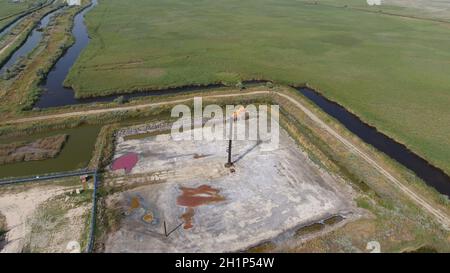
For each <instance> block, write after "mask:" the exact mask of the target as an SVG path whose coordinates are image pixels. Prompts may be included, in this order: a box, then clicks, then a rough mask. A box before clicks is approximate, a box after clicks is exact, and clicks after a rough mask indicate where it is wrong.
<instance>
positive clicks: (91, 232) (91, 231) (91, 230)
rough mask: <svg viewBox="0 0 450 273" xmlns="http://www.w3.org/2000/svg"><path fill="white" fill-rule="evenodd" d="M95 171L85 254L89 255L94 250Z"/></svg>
mask: <svg viewBox="0 0 450 273" xmlns="http://www.w3.org/2000/svg"><path fill="white" fill-rule="evenodd" d="M97 175H98V174H97V171H95V173H94V192H93V193H92V211H91V224H90V227H89V243H88V246H87V250H86V252H87V253H91V252H92V250H93V248H94V237H95V222H96V219H97V188H98V176H97Z"/></svg>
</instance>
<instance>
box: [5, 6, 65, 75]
mask: <svg viewBox="0 0 450 273" xmlns="http://www.w3.org/2000/svg"><path fill="white" fill-rule="evenodd" d="M58 12H60V9H56V10H53V11H51V12H50V13H48V14H47V15H45V16H44V17H43V18H42V19H41V21H39V23H38V24H37V25H36V26H35V27H34V29H33V31H32V32H31V34H30V35H29V36H28V37H27V39H26V40H25V43H24V44H23V45H22V46H20V47H19V49H17V50H16V51H15V52H14V53H13V54H12V55H11V57H10V58H9V59H8V61H7V62H6V63H5V64H4V65H3V66H2V68H1V69H0V75H3V74H4V73H5V72H6V71H7V69H9V68H11V67H12V66H13V65H14V64H15V63H16V62H17V61H18V60H19V59H20V58H23V57H26V56H27V55H28V54H29V53H30V52H31V51H33V49H35V48H36V47H37V46H38V45H39V43H40V42H41V41H42V36H43V33H42V29H44V28H46V27H47V26H48V24H49V23H50V19H51V18H52V16H53V15H55V14H56V13H58Z"/></svg>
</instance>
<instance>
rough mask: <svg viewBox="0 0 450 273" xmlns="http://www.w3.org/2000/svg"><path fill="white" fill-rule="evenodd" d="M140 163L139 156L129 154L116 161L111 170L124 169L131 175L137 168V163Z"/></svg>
mask: <svg viewBox="0 0 450 273" xmlns="http://www.w3.org/2000/svg"><path fill="white" fill-rule="evenodd" d="M138 161H139V156H138V154H136V153H129V154H126V155H123V156H121V157H119V158H117V159H116V160H114V162H113V164H112V165H111V169H112V170H113V171H117V170H121V169H124V170H125V172H126V173H129V172H131V170H133V168H134V166H136V163H137V162H138Z"/></svg>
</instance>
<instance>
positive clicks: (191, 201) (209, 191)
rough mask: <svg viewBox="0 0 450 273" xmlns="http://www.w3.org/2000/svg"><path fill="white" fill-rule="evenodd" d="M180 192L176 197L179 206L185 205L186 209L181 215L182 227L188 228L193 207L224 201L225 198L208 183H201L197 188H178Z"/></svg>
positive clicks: (190, 224) (192, 215)
mask: <svg viewBox="0 0 450 273" xmlns="http://www.w3.org/2000/svg"><path fill="white" fill-rule="evenodd" d="M180 189H181V191H182V194H181V195H180V196H178V198H177V204H178V205H179V206H183V207H187V211H186V212H185V213H184V214H183V215H181V218H182V219H183V221H184V229H190V228H192V227H193V225H192V217H194V213H195V211H194V208H195V207H199V206H203V205H208V204H212V203H217V202H221V201H224V200H225V198H224V197H223V196H221V195H219V190H217V189H214V188H212V187H211V186H208V185H202V186H200V187H198V188H185V187H181V188H180Z"/></svg>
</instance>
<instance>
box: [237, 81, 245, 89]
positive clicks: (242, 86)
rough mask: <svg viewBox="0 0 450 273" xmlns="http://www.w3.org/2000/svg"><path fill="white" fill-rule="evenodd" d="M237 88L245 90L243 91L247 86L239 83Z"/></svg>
mask: <svg viewBox="0 0 450 273" xmlns="http://www.w3.org/2000/svg"><path fill="white" fill-rule="evenodd" d="M236 88H238V89H239V90H243V89H245V86H244V84H243V83H242V82H238V83H236Z"/></svg>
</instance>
